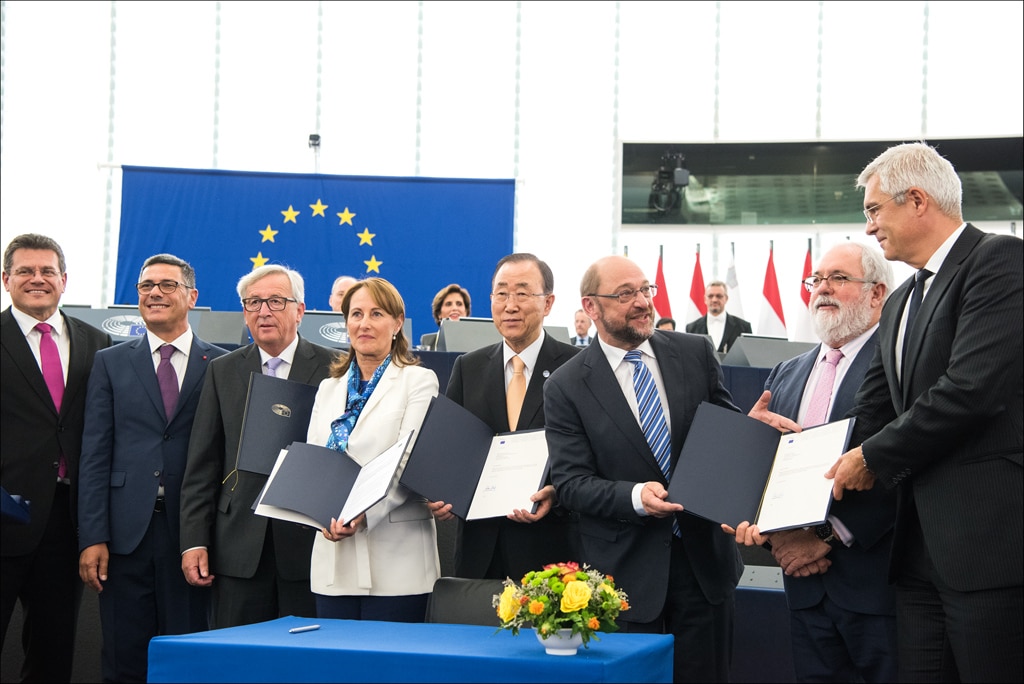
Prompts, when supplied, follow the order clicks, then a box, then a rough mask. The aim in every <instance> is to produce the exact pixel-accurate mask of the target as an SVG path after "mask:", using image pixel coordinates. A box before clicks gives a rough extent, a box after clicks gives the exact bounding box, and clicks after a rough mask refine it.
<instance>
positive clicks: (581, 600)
mask: <svg viewBox="0 0 1024 684" xmlns="http://www.w3.org/2000/svg"><path fill="white" fill-rule="evenodd" d="M588 603H590V586H589V585H588V584H587V583H586V582H580V581H577V580H574V581H572V582H569V583H568V584H566V585H565V591H564V592H562V603H561V606H560V608H561V609H562V612H563V613H575V612H576V611H577V610H582V609H583V608H585V607H586V605H587V604H588Z"/></svg>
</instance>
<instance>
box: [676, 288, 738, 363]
mask: <svg viewBox="0 0 1024 684" xmlns="http://www.w3.org/2000/svg"><path fill="white" fill-rule="evenodd" d="M728 301H729V287H728V286H727V285H726V284H725V283H723V282H722V281H720V280H716V281H714V282H711V283H708V286H707V287H706V288H704V304H705V305H706V306H707V307H708V314H707V316H701V317H700V318H698V319H696V320H693V321H690V322H689V323H687V324H686V332H688V333H694V334H696V335H710V336H711V343H712V344H714V345H715V350H716V351H718V352H720V353H722V354H724V353H726V352H727V351H729V350H730V349H732V345H733V343H734V342H736V339H737V338H738V337H739V336H740V335H742V334H743V333H749V332H750V331H751V328H750V323H748V322H747V321H745V320H743V319H742V318H740V317H739V316H733V315H731V314H727V313H726V312H725V304H726V302H728Z"/></svg>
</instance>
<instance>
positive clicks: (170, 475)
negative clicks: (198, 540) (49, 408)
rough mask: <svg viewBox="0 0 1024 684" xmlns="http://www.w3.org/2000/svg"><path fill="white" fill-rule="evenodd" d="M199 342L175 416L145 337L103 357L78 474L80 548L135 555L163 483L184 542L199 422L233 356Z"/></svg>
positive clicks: (97, 364)
mask: <svg viewBox="0 0 1024 684" xmlns="http://www.w3.org/2000/svg"><path fill="white" fill-rule="evenodd" d="M226 353H227V352H226V351H225V350H224V349H221V348H220V347H215V346H214V345H212V344H209V343H207V342H204V341H203V340H201V339H199V338H198V337H193V338H192V348H191V350H190V351H189V356H188V366H187V367H186V369H185V377H184V378H183V379H182V381H181V393H180V395H179V397H178V405H177V408H175V410H174V415H173V416H172V417H171V420H170V421H168V420H167V417H166V415H165V413H164V404H163V399H161V397H160V386H159V384H158V383H157V379H156V370H155V368H154V366H153V357H152V354H151V353H150V350H149V343H148V342H147V339H146V337H140V338H138V339H134V340H130V341H128V342H123V343H121V344H118V345H116V346H114V347H111V348H109V349H104V350H102V351H101V352H97V354H96V359H95V361H94V363H93V370H92V373H91V375H90V376H89V389H88V394H87V398H86V413H85V426H86V427H85V432H84V435H83V440H82V457H81V465H80V469H79V500H78V512H79V533H78V540H79V548H80V549H84V548H86V547H87V546H91V545H93V544H97V543H100V542H107V544H108V546H109V549H110V552H111V553H116V554H122V555H123V554H128V553H131V552H132V551H134V550H135V548H136V547H137V546H138V545H139V542H140V541H141V540H142V537H143V535H145V533H146V529H147V528H148V527H149V521H150V518H152V516H153V504H154V502H155V501H156V496H157V488H158V487H159V485H160V480H161V479H163V484H164V494H165V496H166V515H167V520H168V522H169V523H170V527H171V534H172V538H173V539H177V538H178V505H179V501H180V493H181V478H182V475H183V474H184V472H185V460H186V456H187V455H188V442H189V436H190V434H191V432H192V419H193V417H194V416H195V413H196V406H197V405H198V403H199V394H200V391H201V390H202V387H203V379H204V377H205V375H206V369H207V367H208V366H209V363H210V361H212V360H213V359H215V358H217V357H218V356H221V355H223V354H226Z"/></svg>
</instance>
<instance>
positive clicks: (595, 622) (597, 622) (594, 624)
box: [587, 617, 601, 630]
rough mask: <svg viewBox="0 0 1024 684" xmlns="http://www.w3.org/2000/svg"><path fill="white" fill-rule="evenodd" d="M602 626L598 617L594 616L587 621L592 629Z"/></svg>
mask: <svg viewBox="0 0 1024 684" xmlns="http://www.w3.org/2000/svg"><path fill="white" fill-rule="evenodd" d="M600 626H601V621H600V620H598V619H597V618H596V617H592V618H590V619H589V620H588V621H587V627H589V628H590V629H593V630H597V628H598V627H600Z"/></svg>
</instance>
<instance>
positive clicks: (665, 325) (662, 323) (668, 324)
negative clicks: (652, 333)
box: [654, 318, 676, 330]
mask: <svg viewBox="0 0 1024 684" xmlns="http://www.w3.org/2000/svg"><path fill="white" fill-rule="evenodd" d="M654 327H655V328H657V329H658V330H675V329H676V319H674V318H659V319H658V322H657V323H655V324H654Z"/></svg>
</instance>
